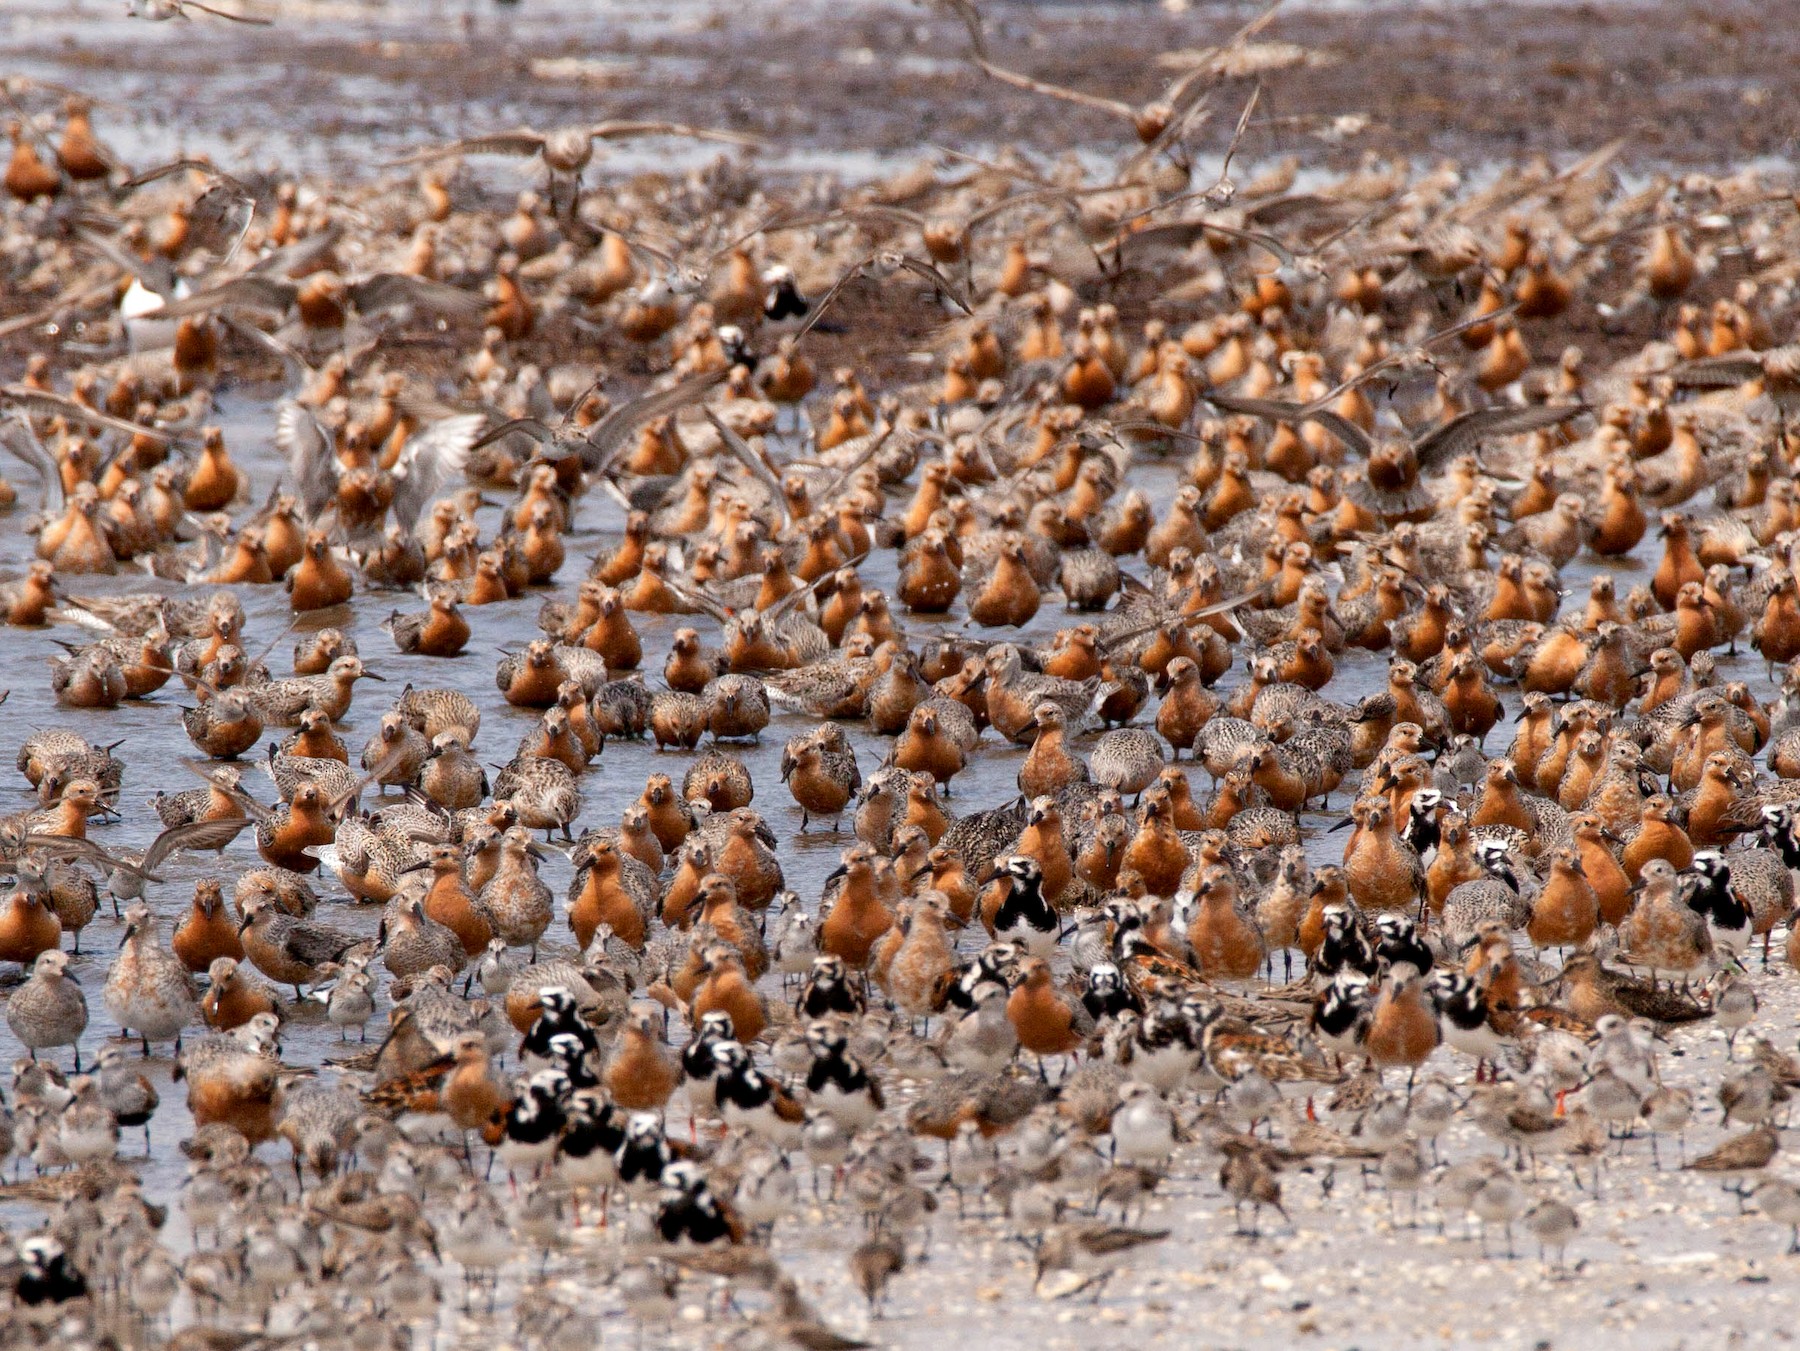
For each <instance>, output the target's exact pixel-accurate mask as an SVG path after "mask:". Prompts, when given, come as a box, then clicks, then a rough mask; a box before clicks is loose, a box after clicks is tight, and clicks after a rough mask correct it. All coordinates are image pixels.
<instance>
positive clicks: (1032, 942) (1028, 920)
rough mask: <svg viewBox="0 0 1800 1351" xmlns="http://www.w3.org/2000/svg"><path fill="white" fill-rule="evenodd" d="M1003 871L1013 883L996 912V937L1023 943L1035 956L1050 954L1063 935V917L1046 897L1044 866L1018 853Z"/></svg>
mask: <svg viewBox="0 0 1800 1351" xmlns="http://www.w3.org/2000/svg"><path fill="white" fill-rule="evenodd" d="M1000 871H1001V872H1002V873H1004V874H1006V876H1007V877H1008V878H1010V879H1011V880H1012V885H1011V887H1010V888H1009V889H1008V891H1007V893H1006V899H1005V900H1004V901H1002V902H1000V909H999V910H998V911H996V912H995V914H994V937H996V938H1000V939H1004V940H1007V941H1009V942H1014V943H1019V944H1021V945H1022V946H1023V947H1024V948H1025V951H1026V952H1027V953H1029V954H1030V955H1031V956H1033V957H1044V958H1048V957H1049V956H1050V955H1051V954H1052V953H1054V952H1055V951H1056V945H1057V942H1058V941H1059V940H1060V939H1061V937H1062V917H1061V916H1060V915H1058V914H1057V913H1056V907H1055V906H1053V905H1051V904H1050V902H1049V901H1048V900H1046V899H1045V897H1044V870H1043V869H1042V868H1040V867H1039V866H1038V863H1037V860H1036V859H1034V858H1029V857H1027V856H1026V855H1024V854H1015V855H1014V856H1013V857H1011V858H1009V859H1007V860H1006V861H1005V862H1004V863H1002V864H1001V865H1000Z"/></svg>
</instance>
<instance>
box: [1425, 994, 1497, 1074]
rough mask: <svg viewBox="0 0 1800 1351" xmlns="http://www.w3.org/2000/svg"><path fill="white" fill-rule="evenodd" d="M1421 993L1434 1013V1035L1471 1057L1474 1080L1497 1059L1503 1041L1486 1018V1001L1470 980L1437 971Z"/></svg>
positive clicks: (1487, 1017) (1487, 1014) (1487, 1011)
mask: <svg viewBox="0 0 1800 1351" xmlns="http://www.w3.org/2000/svg"><path fill="white" fill-rule="evenodd" d="M1425 992H1426V993H1427V994H1428V995H1430V996H1431V1002H1432V1006H1433V1007H1434V1008H1435V1009H1436V1010H1437V1016H1438V1031H1439V1034H1440V1035H1441V1036H1442V1037H1443V1039H1444V1041H1445V1043H1446V1044H1448V1045H1450V1046H1452V1047H1454V1048H1455V1049H1457V1050H1459V1051H1461V1052H1462V1053H1463V1054H1464V1055H1472V1056H1474V1057H1475V1078H1476V1081H1477V1082H1480V1080H1481V1077H1482V1073H1483V1070H1484V1067H1486V1066H1487V1065H1489V1064H1492V1063H1495V1062H1496V1061H1497V1060H1498V1059H1499V1056H1500V1053H1501V1047H1502V1046H1503V1045H1504V1039H1503V1038H1502V1037H1501V1035H1500V1033H1499V1032H1498V1031H1497V1030H1496V1029H1495V1028H1494V1025H1493V1023H1492V1021H1491V1020H1490V1018H1489V1010H1488V1006H1487V1001H1486V1000H1485V999H1484V998H1482V994H1481V987H1480V986H1479V985H1477V984H1476V983H1475V981H1474V978H1473V977H1470V976H1468V975H1465V974H1464V973H1463V972H1461V971H1453V970H1450V969H1448V968H1440V969H1439V970H1437V971H1434V972H1433V973H1432V975H1431V979H1430V980H1429V981H1427V982H1426V985H1425Z"/></svg>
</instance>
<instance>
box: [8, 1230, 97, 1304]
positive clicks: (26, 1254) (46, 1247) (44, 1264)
mask: <svg viewBox="0 0 1800 1351" xmlns="http://www.w3.org/2000/svg"><path fill="white" fill-rule="evenodd" d="M19 1261H20V1263H21V1267H22V1269H21V1270H20V1272H19V1277H18V1280H17V1282H16V1283H15V1284H14V1286H13V1293H15V1294H16V1295H17V1296H18V1297H19V1303H21V1304H24V1305H26V1306H28V1307H31V1308H36V1307H38V1306H39V1305H43V1304H67V1303H68V1302H69V1301H70V1300H75V1299H81V1298H84V1297H85V1296H86V1295H87V1292H88V1283H87V1277H85V1276H83V1275H82V1274H81V1271H80V1269H79V1268H77V1267H76V1266H75V1264H74V1263H73V1262H71V1261H70V1260H69V1254H68V1253H67V1252H66V1251H65V1250H64V1248H63V1245H62V1244H60V1243H58V1242H57V1241H56V1240H55V1239H53V1238H48V1237H45V1236H42V1235H40V1236H38V1237H36V1238H28V1239H26V1240H25V1241H24V1242H23V1243H21V1244H20V1245H19Z"/></svg>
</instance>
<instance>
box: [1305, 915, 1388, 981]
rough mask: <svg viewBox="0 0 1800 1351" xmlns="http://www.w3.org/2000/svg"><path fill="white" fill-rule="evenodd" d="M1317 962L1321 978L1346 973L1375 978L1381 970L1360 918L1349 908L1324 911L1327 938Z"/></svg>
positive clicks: (1373, 947) (1373, 946)
mask: <svg viewBox="0 0 1800 1351" xmlns="http://www.w3.org/2000/svg"><path fill="white" fill-rule="evenodd" d="M1315 960H1316V963H1317V966H1318V968H1319V974H1320V975H1323V976H1327V977H1331V976H1335V975H1337V973H1338V972H1340V971H1344V970H1350V971H1356V972H1360V973H1361V974H1362V975H1365V976H1369V977H1373V976H1374V975H1375V974H1376V973H1377V972H1378V971H1380V970H1381V962H1380V959H1379V958H1378V957H1377V956H1376V955H1375V945H1374V944H1373V943H1371V942H1369V936H1368V935H1367V934H1366V933H1364V932H1363V928H1362V923H1361V916H1360V915H1359V913H1358V912H1357V911H1356V909H1355V908H1353V907H1351V906H1348V905H1328V906H1326V907H1325V938H1324V940H1323V941H1322V942H1321V943H1320V944H1319V955H1318V957H1317V958H1316V959H1315Z"/></svg>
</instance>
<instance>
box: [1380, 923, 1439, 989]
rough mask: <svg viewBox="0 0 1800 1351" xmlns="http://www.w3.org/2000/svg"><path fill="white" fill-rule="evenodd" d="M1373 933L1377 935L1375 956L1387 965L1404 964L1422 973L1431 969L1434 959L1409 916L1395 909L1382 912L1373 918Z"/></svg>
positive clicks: (1416, 925)
mask: <svg viewBox="0 0 1800 1351" xmlns="http://www.w3.org/2000/svg"><path fill="white" fill-rule="evenodd" d="M1375 932H1376V933H1377V934H1378V935H1379V938H1378V940H1377V942H1376V944H1375V955H1376V956H1377V957H1378V958H1380V959H1381V960H1382V961H1383V962H1385V963H1386V964H1387V965H1388V966H1389V967H1390V968H1391V967H1396V966H1399V965H1401V964H1402V963H1404V964H1406V965H1409V966H1411V967H1413V968H1414V969H1415V970H1416V971H1418V973H1419V974H1420V975H1421V976H1423V975H1425V974H1427V973H1428V972H1429V971H1430V970H1431V967H1432V963H1433V961H1434V958H1433V957H1432V955H1431V949H1430V948H1429V947H1427V946H1426V945H1425V943H1424V940H1422V939H1421V938H1420V937H1419V926H1418V924H1417V923H1416V922H1415V921H1414V920H1413V917H1412V916H1411V915H1408V914H1404V913H1402V912H1400V911H1397V910H1390V911H1384V912H1383V913H1381V914H1379V915H1377V916H1376V917H1375Z"/></svg>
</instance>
